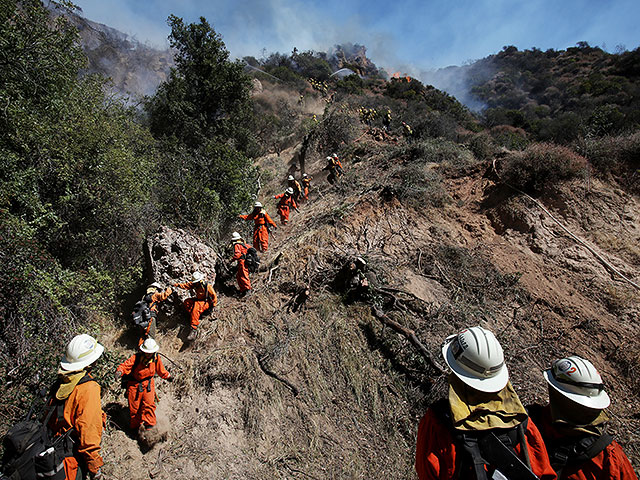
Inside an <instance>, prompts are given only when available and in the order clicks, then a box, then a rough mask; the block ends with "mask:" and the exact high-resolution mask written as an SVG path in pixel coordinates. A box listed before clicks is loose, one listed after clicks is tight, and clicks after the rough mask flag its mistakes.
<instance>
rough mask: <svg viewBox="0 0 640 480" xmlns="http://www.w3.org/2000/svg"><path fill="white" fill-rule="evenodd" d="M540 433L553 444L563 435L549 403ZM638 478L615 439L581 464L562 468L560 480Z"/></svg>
mask: <svg viewBox="0 0 640 480" xmlns="http://www.w3.org/2000/svg"><path fill="white" fill-rule="evenodd" d="M538 421H539V424H540V433H541V434H542V437H543V438H544V439H545V441H547V442H548V444H549V445H550V446H551V445H552V444H553V441H554V440H557V439H560V438H562V435H561V434H560V433H559V432H558V431H557V430H556V429H555V428H554V426H553V423H552V421H551V410H550V407H549V406H548V405H547V406H546V407H544V408H543V409H542V411H541V415H540V418H539V420H538ZM600 479H602V480H605V479H606V480H637V479H638V477H637V476H636V474H635V472H634V471H633V467H632V466H631V463H630V462H629V459H628V458H627V456H626V455H625V454H624V452H623V451H622V447H621V446H620V444H619V443H618V442H616V441H615V440H614V441H613V442H611V443H610V444H609V445H608V446H607V448H605V449H604V450H602V451H601V452H600V453H599V454H597V455H596V456H595V457H593V458H592V459H590V460H587V461H585V462H584V463H583V464H581V465H567V466H566V467H564V468H563V469H562V476H561V477H560V479H559V480H600Z"/></svg>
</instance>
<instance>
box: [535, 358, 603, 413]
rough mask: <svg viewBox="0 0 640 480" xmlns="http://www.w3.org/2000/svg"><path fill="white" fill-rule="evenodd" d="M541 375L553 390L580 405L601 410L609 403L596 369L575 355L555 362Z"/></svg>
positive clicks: (587, 361)
mask: <svg viewBox="0 0 640 480" xmlns="http://www.w3.org/2000/svg"><path fill="white" fill-rule="evenodd" d="M543 375H544V379H545V380H546V381H547V383H548V384H549V385H551V387H552V388H553V389H554V390H557V391H558V392H560V393H561V394H562V395H564V396H565V397H567V398H568V399H569V400H572V401H574V402H576V403H578V404H580V405H583V406H585V407H588V408H594V409H599V410H602V409H604V408H607V407H608V406H609V404H610V403H611V399H610V398H609V395H607V392H605V391H604V384H603V383H602V377H601V376H600V374H599V373H598V371H597V370H596V367H594V366H593V364H592V363H591V362H590V361H589V360H585V359H584V358H581V357H578V356H577V355H574V356H571V357H568V358H562V359H560V360H556V361H555V362H553V364H552V365H551V368H550V369H549V370H545V371H544V374H543Z"/></svg>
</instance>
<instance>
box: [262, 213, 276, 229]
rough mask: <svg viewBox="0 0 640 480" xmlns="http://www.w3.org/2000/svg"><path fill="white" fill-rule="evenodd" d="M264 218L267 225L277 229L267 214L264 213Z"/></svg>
mask: <svg viewBox="0 0 640 480" xmlns="http://www.w3.org/2000/svg"><path fill="white" fill-rule="evenodd" d="M264 218H265V220H266V221H267V223H268V224H269V225H271V226H272V227H276V228H278V226H277V225H276V222H274V221H273V220H271V217H270V216H269V214H268V213H267V212H264Z"/></svg>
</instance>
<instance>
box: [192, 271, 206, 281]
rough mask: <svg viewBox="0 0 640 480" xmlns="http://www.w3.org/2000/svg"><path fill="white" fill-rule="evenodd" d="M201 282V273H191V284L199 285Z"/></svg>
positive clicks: (202, 277)
mask: <svg viewBox="0 0 640 480" xmlns="http://www.w3.org/2000/svg"><path fill="white" fill-rule="evenodd" d="M202 280H204V273H202V272H193V275H192V276H191V281H192V282H193V283H199V282H201V281H202Z"/></svg>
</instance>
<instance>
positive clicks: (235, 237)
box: [231, 232, 242, 242]
mask: <svg viewBox="0 0 640 480" xmlns="http://www.w3.org/2000/svg"><path fill="white" fill-rule="evenodd" d="M241 238H242V237H241V236H240V234H239V233H238V232H233V233H232V234H231V241H232V242H235V241H236V240H240V239H241Z"/></svg>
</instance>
